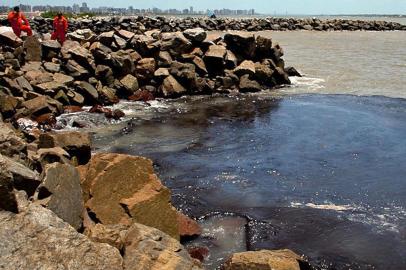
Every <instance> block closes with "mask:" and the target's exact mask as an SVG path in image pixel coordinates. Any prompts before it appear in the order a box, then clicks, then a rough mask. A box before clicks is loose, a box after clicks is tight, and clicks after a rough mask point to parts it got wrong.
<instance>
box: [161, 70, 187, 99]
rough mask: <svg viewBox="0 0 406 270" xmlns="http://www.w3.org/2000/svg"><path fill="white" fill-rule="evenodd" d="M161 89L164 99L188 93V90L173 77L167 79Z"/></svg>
mask: <svg viewBox="0 0 406 270" xmlns="http://www.w3.org/2000/svg"><path fill="white" fill-rule="evenodd" d="M160 89H161V92H162V94H163V96H164V97H177V96H180V95H182V94H184V93H186V89H185V88H184V87H183V86H182V85H181V84H180V83H179V82H178V81H177V80H176V79H175V78H174V77H173V76H172V75H170V76H168V77H166V78H165V80H164V81H163V83H162V85H161V87H160Z"/></svg>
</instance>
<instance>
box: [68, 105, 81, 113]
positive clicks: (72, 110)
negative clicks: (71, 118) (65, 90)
mask: <svg viewBox="0 0 406 270" xmlns="http://www.w3.org/2000/svg"><path fill="white" fill-rule="evenodd" d="M63 111H64V113H76V112H82V111H83V109H82V107H80V106H65V107H63Z"/></svg>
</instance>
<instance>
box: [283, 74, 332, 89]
mask: <svg viewBox="0 0 406 270" xmlns="http://www.w3.org/2000/svg"><path fill="white" fill-rule="evenodd" d="M289 79H290V81H291V82H292V85H293V86H295V87H306V88H308V89H310V90H318V89H322V88H324V85H323V84H324V83H325V82H326V81H325V80H324V79H321V78H312V77H289Z"/></svg>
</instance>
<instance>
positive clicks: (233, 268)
mask: <svg viewBox="0 0 406 270" xmlns="http://www.w3.org/2000/svg"><path fill="white" fill-rule="evenodd" d="M300 261H302V259H301V257H300V256H299V255H297V254H296V253H294V252H293V251H291V250H287V249H284V250H261V251H247V252H241V253H235V254H233V256H232V257H231V258H230V259H229V260H228V261H227V262H226V263H225V265H224V269H225V270H240V269H244V270H257V269H264V270H300V265H299V262H300Z"/></svg>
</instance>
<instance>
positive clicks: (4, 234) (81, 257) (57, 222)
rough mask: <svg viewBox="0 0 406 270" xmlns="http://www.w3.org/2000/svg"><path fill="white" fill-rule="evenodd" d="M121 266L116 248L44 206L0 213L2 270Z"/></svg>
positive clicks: (111, 268)
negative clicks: (80, 229) (67, 221)
mask: <svg viewBox="0 0 406 270" xmlns="http://www.w3.org/2000/svg"><path fill="white" fill-rule="evenodd" d="M122 263H123V261H122V257H121V256H120V253H119V251H118V250H117V249H116V248H114V247H112V246H110V245H108V244H100V243H94V242H92V241H90V240H89V239H88V238H87V237H86V236H84V235H82V234H80V233H78V232H76V231H75V229H74V228H72V227H71V226H70V225H69V224H68V223H65V222H64V221H63V220H62V219H60V218H59V217H58V216H56V215H55V214H54V213H53V212H52V211H50V210H48V209H45V208H43V207H41V206H38V205H35V204H31V205H29V206H28V207H27V209H26V211H24V212H21V213H19V214H13V213H11V212H5V211H0V268H1V269H20V270H31V269H49V270H59V269H69V270H99V269H109V270H122V269H123V267H122Z"/></svg>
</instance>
